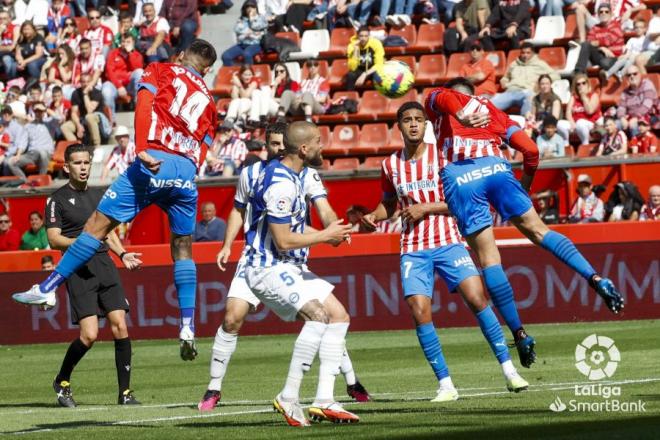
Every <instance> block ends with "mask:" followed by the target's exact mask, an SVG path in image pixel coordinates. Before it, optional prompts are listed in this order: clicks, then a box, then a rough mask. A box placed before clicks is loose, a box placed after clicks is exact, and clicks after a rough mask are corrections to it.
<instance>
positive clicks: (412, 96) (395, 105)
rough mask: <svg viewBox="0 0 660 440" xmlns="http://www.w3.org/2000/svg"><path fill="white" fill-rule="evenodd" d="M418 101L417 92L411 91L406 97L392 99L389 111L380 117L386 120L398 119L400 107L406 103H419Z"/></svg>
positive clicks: (388, 105) (388, 107) (388, 106)
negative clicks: (397, 114) (397, 113)
mask: <svg viewBox="0 0 660 440" xmlns="http://www.w3.org/2000/svg"><path fill="white" fill-rule="evenodd" d="M417 100H418V96H417V90H415V89H410V91H409V92H408V93H406V94H405V95H403V96H402V97H401V98H396V99H390V100H389V101H388V102H387V111H386V112H385V113H384V114H382V115H380V116H379V117H381V118H384V119H394V118H396V112H397V110H399V107H401V105H402V104H403V103H404V102H408V101H417Z"/></svg>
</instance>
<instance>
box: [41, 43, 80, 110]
mask: <svg viewBox="0 0 660 440" xmlns="http://www.w3.org/2000/svg"><path fill="white" fill-rule="evenodd" d="M75 63H76V56H75V54H74V53H73V50H72V49H71V48H70V47H69V46H68V45H67V44H62V45H60V46H59V47H58V48H57V51H56V52H55V59H54V60H53V62H52V63H51V64H50V67H49V68H48V85H49V86H50V87H54V86H59V87H60V88H61V89H62V92H63V93H64V96H65V97H66V98H67V99H70V98H71V95H72V94H73V91H74V90H76V87H75V86H74V84H73V82H74V80H75V78H74V66H75Z"/></svg>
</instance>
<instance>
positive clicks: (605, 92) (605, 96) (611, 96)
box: [600, 77, 628, 107]
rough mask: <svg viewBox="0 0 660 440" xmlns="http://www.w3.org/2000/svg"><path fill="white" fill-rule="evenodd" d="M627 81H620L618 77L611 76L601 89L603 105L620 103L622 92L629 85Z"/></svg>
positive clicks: (601, 102) (601, 103)
mask: <svg viewBox="0 0 660 440" xmlns="http://www.w3.org/2000/svg"><path fill="white" fill-rule="evenodd" d="M627 85H628V84H627V81H623V82H622V83H620V82H618V81H617V80H616V78H614V77H611V78H610V79H609V81H607V84H605V86H604V87H602V88H601V89H600V105H601V106H603V107H611V106H613V105H617V104H618V103H619V99H620V98H621V93H623V89H624V88H626V86H627Z"/></svg>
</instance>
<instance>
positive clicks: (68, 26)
mask: <svg viewBox="0 0 660 440" xmlns="http://www.w3.org/2000/svg"><path fill="white" fill-rule="evenodd" d="M81 40H82V35H80V32H79V31H78V26H77V25H76V21H75V20H74V19H73V18H71V17H69V18H67V19H66V20H65V21H64V28H62V30H61V31H60V32H59V34H58V36H57V44H56V46H57V47H59V46H61V45H63V44H66V45H67V46H69V47H70V48H71V50H72V51H73V53H74V54H76V55H77V54H78V51H79V50H78V49H79V46H80V41H81Z"/></svg>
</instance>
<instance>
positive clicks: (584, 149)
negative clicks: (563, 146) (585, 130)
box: [576, 144, 598, 157]
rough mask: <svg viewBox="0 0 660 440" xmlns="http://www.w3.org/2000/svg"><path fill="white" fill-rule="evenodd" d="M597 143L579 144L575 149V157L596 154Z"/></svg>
mask: <svg viewBox="0 0 660 440" xmlns="http://www.w3.org/2000/svg"><path fill="white" fill-rule="evenodd" d="M597 149H598V144H586V145H580V146H579V147H578V149H577V155H576V157H590V156H594V155H595V154H596V150H597Z"/></svg>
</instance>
